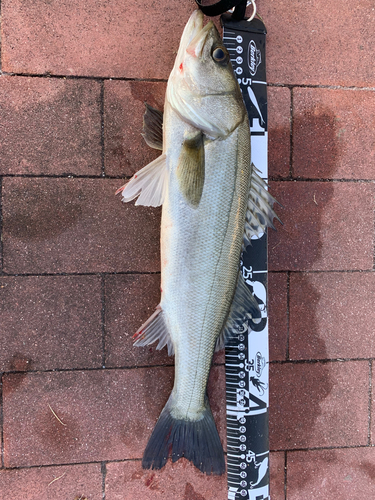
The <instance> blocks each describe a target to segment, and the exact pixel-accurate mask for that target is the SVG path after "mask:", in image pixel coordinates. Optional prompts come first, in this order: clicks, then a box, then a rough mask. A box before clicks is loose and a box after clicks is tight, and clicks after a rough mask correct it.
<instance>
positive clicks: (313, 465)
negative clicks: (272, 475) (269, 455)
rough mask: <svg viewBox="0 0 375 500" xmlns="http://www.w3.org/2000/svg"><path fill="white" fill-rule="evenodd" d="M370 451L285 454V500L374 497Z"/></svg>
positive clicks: (374, 462)
mask: <svg viewBox="0 0 375 500" xmlns="http://www.w3.org/2000/svg"><path fill="white" fill-rule="evenodd" d="M374 471H375V450H374V448H350V449H340V450H314V451H296V452H290V453H288V500H300V499H301V498H306V499H310V498H319V499H321V500H331V499H332V498H340V500H352V499H353V498H374V496H375V483H374Z"/></svg>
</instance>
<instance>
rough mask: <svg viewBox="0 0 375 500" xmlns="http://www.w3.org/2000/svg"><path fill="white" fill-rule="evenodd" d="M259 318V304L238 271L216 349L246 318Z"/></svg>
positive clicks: (233, 333) (235, 332)
mask: <svg viewBox="0 0 375 500" xmlns="http://www.w3.org/2000/svg"><path fill="white" fill-rule="evenodd" d="M260 318H261V312H260V309H259V304H258V302H257V300H256V299H255V297H254V295H253V294H252V293H251V291H250V288H249V287H248V286H247V285H246V282H245V279H244V277H243V276H242V274H241V272H240V271H239V272H238V278H237V287H236V291H235V292H234V297H233V302H232V305H231V307H230V310H229V315H228V318H227V321H226V323H225V325H224V328H223V329H222V331H221V333H220V335H219V338H218V339H217V341H216V348H215V350H216V351H219V350H220V349H222V348H223V347H224V345H225V343H226V342H227V340H229V339H230V338H232V337H233V336H234V335H236V334H237V329H238V327H239V326H241V325H242V324H243V323H244V322H245V321H246V320H247V319H253V320H257V319H260Z"/></svg>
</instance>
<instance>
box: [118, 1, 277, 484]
mask: <svg viewBox="0 0 375 500" xmlns="http://www.w3.org/2000/svg"><path fill="white" fill-rule="evenodd" d="M144 137H145V140H146V142H147V143H148V144H149V145H150V146H152V147H155V148H159V149H162V155H161V156H159V158H157V159H156V160H155V161H153V162H152V163H150V164H149V165H147V166H146V167H144V168H143V169H142V170H140V171H139V172H138V173H137V174H135V175H134V176H133V177H132V179H131V180H130V181H129V182H128V183H127V184H126V185H125V186H123V187H122V188H120V189H119V191H122V196H123V201H126V202H128V201H130V200H133V199H134V198H137V197H138V198H137V201H136V202H135V204H136V205H147V206H158V205H163V209H162V222H161V290H162V292H161V300H160V304H159V306H158V307H157V309H156V311H155V312H154V313H153V314H152V316H151V317H150V318H149V319H148V321H147V322H146V323H145V324H144V325H142V327H141V328H140V329H139V330H138V332H137V333H136V339H137V340H136V342H135V345H139V346H144V345H148V344H151V343H153V342H156V341H158V346H157V348H158V349H161V348H162V347H164V346H165V345H167V347H168V352H169V354H174V355H175V379H174V387H173V390H172V393H171V395H170V397H169V400H168V402H167V404H166V405H165V407H164V409H163V411H162V413H161V415H160V417H159V420H158V421H157V423H156V426H155V428H154V431H153V433H152V435H151V437H150V440H149V442H148V444H147V447H146V450H145V452H144V456H143V461H142V465H143V467H144V468H154V469H159V468H161V467H163V466H164V465H165V463H166V461H167V459H168V457H169V456H171V457H172V460H173V461H176V460H178V459H179V458H181V457H185V458H187V459H188V460H191V461H192V462H193V463H194V465H195V466H196V467H198V468H199V469H200V470H201V471H203V472H205V473H207V474H211V473H213V474H222V473H223V472H224V470H225V462H224V454H223V448H222V445H221V442H220V438H219V435H218V432H217V429H216V426H215V422H214V419H213V416H212V413H211V409H210V406H209V402H208V398H207V394H206V387H207V380H208V375H209V372H210V367H211V363H212V357H213V354H214V351H215V348H216V349H219V348H222V347H223V346H224V343H225V340H226V339H227V338H228V337H229V336H231V335H232V334H233V333H232V332H233V330H234V327H235V326H236V324H243V322H244V321H246V318H247V317H252V318H253V320H254V321H256V319H257V318H260V311H259V309H258V303H257V301H256V300H255V298H254V296H253V295H252V294H251V292H250V291H249V288H248V287H247V286H246V284H245V282H244V279H243V277H242V275H241V273H240V272H239V261H240V255H241V248H243V247H244V246H246V245H247V244H249V241H250V238H251V237H252V236H253V235H259V234H262V233H264V231H265V230H266V227H267V226H272V219H273V217H275V216H276V214H275V213H274V211H273V209H272V206H273V202H274V199H273V198H272V197H271V196H270V195H269V194H268V192H267V190H266V185H265V183H264V181H263V180H262V179H261V178H260V177H259V176H258V174H257V173H256V171H255V168H254V167H253V166H252V164H251V159H250V129H249V121H248V117H247V112H246V108H245V106H244V104H243V100H242V96H241V91H240V88H239V85H238V82H237V80H236V78H235V76H234V73H233V69H232V66H231V63H230V58H229V54H228V51H227V50H226V48H225V47H224V45H223V43H222V40H221V38H220V35H219V33H218V31H217V29H216V27H215V26H214V24H213V23H212V22H209V23H208V24H206V26H203V14H202V13H201V11H199V10H197V11H195V12H194V13H193V14H192V15H191V17H190V19H189V21H188V23H187V25H186V27H185V30H184V32H183V35H182V38H181V42H180V47H179V50H178V53H177V57H176V61H175V64H174V67H173V70H172V72H171V75H170V77H169V80H168V86H167V92H166V99H165V106H164V115H162V114H161V113H160V112H158V111H156V110H154V109H153V108H151V107H147V110H146V113H145V118H144Z"/></svg>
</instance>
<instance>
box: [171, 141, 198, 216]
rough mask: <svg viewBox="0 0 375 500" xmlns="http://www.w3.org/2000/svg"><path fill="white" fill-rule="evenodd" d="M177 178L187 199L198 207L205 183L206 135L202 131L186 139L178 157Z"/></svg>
mask: <svg viewBox="0 0 375 500" xmlns="http://www.w3.org/2000/svg"><path fill="white" fill-rule="evenodd" d="M177 179H178V182H179V186H180V189H181V192H182V194H183V195H184V197H185V199H186V201H187V202H188V203H189V204H190V205H192V206H193V207H197V206H198V205H199V202H200V200H201V197H202V192H203V185H204V137H203V134H202V133H201V132H199V133H198V134H197V135H195V136H193V137H187V138H186V139H185V140H184V143H183V145H182V149H181V154H180V157H179V159H178V165H177Z"/></svg>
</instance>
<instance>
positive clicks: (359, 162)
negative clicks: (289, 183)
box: [293, 89, 375, 179]
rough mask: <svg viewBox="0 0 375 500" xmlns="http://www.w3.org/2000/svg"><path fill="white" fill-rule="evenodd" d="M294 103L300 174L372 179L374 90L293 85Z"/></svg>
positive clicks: (295, 158)
mask: <svg viewBox="0 0 375 500" xmlns="http://www.w3.org/2000/svg"><path fill="white" fill-rule="evenodd" d="M293 107H294V133H293V170H294V174H295V175H296V176H301V177H308V178H326V179H374V162H375V150H374V137H373V133H372V127H371V126H369V124H370V123H371V122H372V120H373V116H374V114H375V93H374V92H372V91H360V90H357V91H355V90H332V89H294V91H293Z"/></svg>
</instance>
